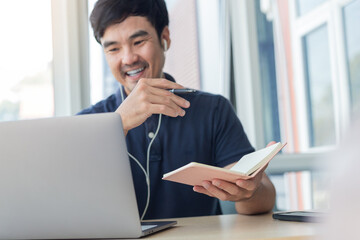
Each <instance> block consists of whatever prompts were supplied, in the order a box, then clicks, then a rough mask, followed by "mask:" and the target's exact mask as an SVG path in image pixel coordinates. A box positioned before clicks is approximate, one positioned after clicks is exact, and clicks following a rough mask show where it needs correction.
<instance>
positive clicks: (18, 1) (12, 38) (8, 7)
mask: <svg viewBox="0 0 360 240" xmlns="http://www.w3.org/2000/svg"><path fill="white" fill-rule="evenodd" d="M0 29H1V31H2V33H3V36H2V37H1V38H0V53H1V54H0V121H6V120H17V119H28V118H39V117H49V116H53V115H54V94H53V92H54V90H53V84H52V28H51V1H49V0H12V1H3V2H1V7H0Z"/></svg>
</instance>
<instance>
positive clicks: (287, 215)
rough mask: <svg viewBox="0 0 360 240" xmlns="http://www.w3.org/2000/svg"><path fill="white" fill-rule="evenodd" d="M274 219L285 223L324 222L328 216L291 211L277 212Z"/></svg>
mask: <svg viewBox="0 0 360 240" xmlns="http://www.w3.org/2000/svg"><path fill="white" fill-rule="evenodd" d="M272 216H273V218H274V219H278V220H284V221H296V222H322V221H323V220H324V218H325V216H326V213H323V212H311V211H289V212H275V213H273V215H272Z"/></svg>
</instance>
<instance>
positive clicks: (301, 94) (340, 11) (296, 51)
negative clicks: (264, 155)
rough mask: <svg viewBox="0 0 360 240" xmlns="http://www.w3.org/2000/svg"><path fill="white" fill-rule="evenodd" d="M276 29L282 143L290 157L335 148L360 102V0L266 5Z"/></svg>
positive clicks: (304, 0) (265, 0) (299, 0)
mask: <svg viewBox="0 0 360 240" xmlns="http://www.w3.org/2000/svg"><path fill="white" fill-rule="evenodd" d="M261 4H262V6H267V7H264V8H263V12H265V13H266V14H267V16H268V17H269V19H272V23H273V26H274V39H275V55H276V57H275V58H276V74H277V76H276V77H277V85H278V88H277V89H278V98H277V102H278V104H279V109H280V110H279V119H280V126H282V127H281V128H280V129H281V136H282V137H281V138H282V139H285V140H287V141H288V143H290V145H289V147H288V151H289V152H290V153H309V152H322V151H323V150H329V149H332V148H334V147H335V146H336V144H337V143H338V142H339V141H340V138H341V135H342V133H343V132H344V131H345V129H346V127H347V126H348V123H349V121H350V119H351V117H352V116H353V114H354V113H355V112H356V111H357V110H358V108H359V101H360V100H359V99H360V89H359V86H360V84H359V83H360V71H359V69H360V61H359V60H358V59H360V57H359V56H360V45H359V41H360V34H359V33H358V32H359V31H357V26H356V25H357V24H356V23H357V22H358V19H360V0H352V1H351V0H316V1H307V0H290V1H279V0H276V1H268V0H261Z"/></svg>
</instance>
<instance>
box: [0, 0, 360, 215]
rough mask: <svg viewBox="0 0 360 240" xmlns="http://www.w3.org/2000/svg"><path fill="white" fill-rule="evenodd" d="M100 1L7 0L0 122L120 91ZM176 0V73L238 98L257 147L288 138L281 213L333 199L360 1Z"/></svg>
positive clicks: (64, 111) (359, 82)
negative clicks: (99, 31) (96, 18)
mask: <svg viewBox="0 0 360 240" xmlns="http://www.w3.org/2000/svg"><path fill="white" fill-rule="evenodd" d="M95 2H96V1H95V0H76V1H74V0H51V1H50V0H12V1H2V2H1V3H0V29H1V35H2V37H1V38H0V121H12V120H22V119H31V118H43V117H53V116H69V115H74V114H76V113H77V112H78V111H80V110H81V109H83V108H86V107H88V106H89V105H90V104H94V103H96V102H97V101H99V100H101V99H103V98H105V97H107V96H109V95H110V94H112V93H113V92H114V91H115V90H116V88H118V83H117V82H116V81H115V80H114V78H113V77H112V75H111V72H110V70H109V69H108V66H107V63H106V61H105V58H104V55H103V51H102V48H101V46H100V45H99V44H98V43H97V42H96V41H95V39H94V38H93V36H92V30H91V27H90V26H89V21H88V16H89V14H90V12H91V10H92V8H93V6H94V3H95ZM166 3H167V6H168V10H169V14H170V35H171V39H172V44H171V47H170V49H169V51H168V52H167V53H166V58H167V60H166V65H165V72H168V73H170V74H171V75H173V76H174V77H175V79H176V80H177V81H178V82H179V83H181V84H183V85H185V86H187V87H191V88H196V89H200V90H203V91H208V92H212V93H216V94H222V95H224V96H225V97H226V98H228V99H229V100H230V101H231V103H232V104H233V106H234V108H235V110H236V112H237V114H238V116H239V118H240V120H241V121H242V123H243V125H244V128H245V130H246V132H247V134H248V136H249V139H250V141H251V143H252V144H253V146H254V147H255V148H257V149H259V148H262V147H264V146H265V145H266V144H267V143H268V142H269V141H271V140H275V141H281V142H287V147H285V148H284V150H283V152H282V154H281V155H279V156H277V157H276V158H275V159H274V160H273V161H272V162H271V164H270V166H269V168H268V170H267V171H268V174H269V175H270V177H271V179H272V181H273V182H274V184H275V186H276V190H277V204H276V210H298V209H300V210H301V209H326V208H328V206H329V201H328V191H327V183H328V182H329V179H331V176H329V174H327V172H326V170H325V169H324V167H323V166H326V165H327V157H326V156H329V155H331V153H332V152H333V151H334V150H335V149H336V148H337V146H338V145H339V142H340V141H341V139H342V136H343V134H344V132H345V131H346V129H347V127H348V126H349V124H350V122H351V121H352V119H353V118H354V116H355V114H356V112H358V110H359V108H360V31H359V30H356V29H358V28H359V27H356V26H357V24H359V22H360V0H166ZM339 161H341V159H339ZM225 212H226V211H225Z"/></svg>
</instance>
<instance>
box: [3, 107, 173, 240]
mask: <svg viewBox="0 0 360 240" xmlns="http://www.w3.org/2000/svg"><path fill="white" fill-rule="evenodd" d="M144 194H146V193H144ZM146 224H147V225H145V226H144V227H143V228H145V230H144V231H143V230H142V226H141V223H140V219H139V212H138V208H137V203H136V197H135V191H134V186H133V181H132V175H131V169H130V163H129V158H128V155H127V148H126V142H125V137H124V134H123V129H122V124H121V119H120V116H119V115H118V114H116V113H105V114H92V115H83V116H73V117H60V118H49V119H37V120H23V121H15V122H2V123H0V239H70V238H71V239H76V238H82V239H84V238H137V237H141V236H144V235H146V234H149V233H153V232H156V231H159V230H162V229H164V228H166V227H169V226H172V225H174V224H176V222H174V221H172V222H160V223H159V222H157V223H146Z"/></svg>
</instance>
